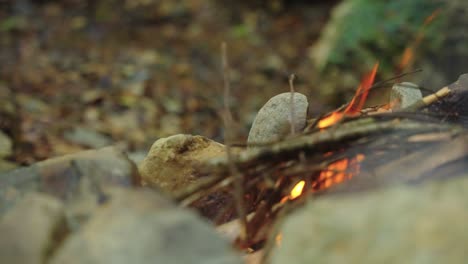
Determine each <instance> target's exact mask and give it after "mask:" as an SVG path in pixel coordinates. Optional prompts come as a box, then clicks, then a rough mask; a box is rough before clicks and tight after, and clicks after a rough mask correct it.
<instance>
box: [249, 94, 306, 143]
mask: <svg viewBox="0 0 468 264" xmlns="http://www.w3.org/2000/svg"><path fill="white" fill-rule="evenodd" d="M308 106H309V103H308V102H307V97H306V96H305V95H303V94H301V93H294V128H295V131H296V132H300V131H302V130H303V129H304V127H305V126H306V120H307V108H308ZM290 122H291V93H289V92H288V93H282V94H278V95H276V96H274V97H272V98H271V99H270V100H269V101H268V102H267V103H266V104H265V105H264V106H263V107H262V108H261V109H260V111H258V114H257V117H256V118H255V120H254V122H253V124H252V128H251V129H250V132H249V137H248V139H247V143H249V144H262V143H270V142H274V141H277V140H280V139H281V138H284V137H285V136H286V135H288V134H289V133H290V131H291V123H290Z"/></svg>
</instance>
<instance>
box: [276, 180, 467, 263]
mask: <svg viewBox="0 0 468 264" xmlns="http://www.w3.org/2000/svg"><path fill="white" fill-rule="evenodd" d="M467 189H468V178H466V177H464V178H459V179H455V180H454V179H452V180H450V181H444V182H440V181H438V182H429V183H426V184H425V185H422V186H419V187H418V188H416V187H414V186H413V187H408V186H400V187H395V188H392V189H387V190H382V191H378V192H373V193H361V194H358V195H355V196H341V197H327V198H323V199H320V200H316V201H312V202H310V203H309V204H307V205H306V206H305V207H304V208H302V209H300V210H299V211H297V212H296V213H294V214H293V215H291V216H290V217H289V218H287V219H286V220H285V223H284V225H283V227H282V228H281V234H282V238H283V239H282V243H281V245H280V246H279V247H277V248H275V249H274V250H273V255H272V259H271V260H272V262H271V263H273V264H276V263H297V264H300V263H350V264H352V263H359V264H365V263H426V264H431V263H434V264H435V263H465V262H466V257H467V254H466V246H465V245H466V244H467V243H468V231H467V229H466V221H465V219H467V217H468V210H467V209H466V208H467V207H466V206H467V204H468V193H467V192H466V190H467Z"/></svg>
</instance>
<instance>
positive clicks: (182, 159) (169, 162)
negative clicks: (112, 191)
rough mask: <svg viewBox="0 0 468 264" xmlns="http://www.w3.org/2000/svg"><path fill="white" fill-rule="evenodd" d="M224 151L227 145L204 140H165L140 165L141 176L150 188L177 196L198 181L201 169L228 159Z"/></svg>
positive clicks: (154, 147) (175, 137) (189, 138)
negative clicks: (205, 165) (198, 173)
mask: <svg viewBox="0 0 468 264" xmlns="http://www.w3.org/2000/svg"><path fill="white" fill-rule="evenodd" d="M224 151H225V150H224V145H222V144H220V143H217V142H215V141H213V140H211V139H208V138H205V137H202V136H192V135H182V134H179V135H174V136H170V137H167V138H161V139H159V140H157V141H156V142H155V143H154V144H153V146H152V147H151V149H150V151H149V153H148V155H147V156H146V158H145V159H144V160H143V162H142V163H141V164H140V165H139V171H140V175H141V177H142V179H143V181H145V182H146V183H147V184H149V185H150V186H156V187H159V188H162V189H163V190H165V191H166V192H168V193H170V194H173V193H176V192H177V191H179V190H181V189H182V188H186V187H187V186H188V185H189V184H192V183H194V182H195V181H196V180H197V171H196V169H195V167H196V166H197V165H201V164H203V163H205V162H207V161H208V160H210V159H211V158H214V157H220V156H222V155H224V153H225V152H224Z"/></svg>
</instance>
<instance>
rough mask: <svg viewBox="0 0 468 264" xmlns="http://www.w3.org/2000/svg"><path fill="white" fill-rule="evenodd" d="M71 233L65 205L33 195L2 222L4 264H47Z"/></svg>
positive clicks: (0, 242)
mask: <svg viewBox="0 0 468 264" xmlns="http://www.w3.org/2000/svg"><path fill="white" fill-rule="evenodd" d="M66 233H67V226H66V218H65V210H64V206H63V203H62V202H61V201H60V200H58V199H56V198H54V197H52V196H49V195H46V194H39V193H30V194H28V195H26V196H25V197H24V198H23V199H21V200H20V201H19V202H18V203H17V205H16V206H15V207H14V208H13V209H11V210H10V211H8V213H6V214H5V215H4V216H3V217H2V218H1V221H0V234H1V236H0V262H1V263H28V264H33V263H38V264H39V263H44V262H45V261H46V260H47V258H48V257H49V256H50V254H51V253H52V252H53V250H54V249H55V247H56V246H57V245H59V244H60V242H61V240H62V239H63V237H65V235H66Z"/></svg>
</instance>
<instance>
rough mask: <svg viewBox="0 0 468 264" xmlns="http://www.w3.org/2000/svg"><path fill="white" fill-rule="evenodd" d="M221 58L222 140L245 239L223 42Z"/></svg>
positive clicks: (244, 223) (223, 44) (245, 221)
mask: <svg viewBox="0 0 468 264" xmlns="http://www.w3.org/2000/svg"><path fill="white" fill-rule="evenodd" d="M221 60H222V66H223V80H224V115H223V117H224V118H223V120H224V141H225V145H226V156H227V161H228V167H229V171H230V174H231V175H232V176H233V177H234V199H235V201H236V210H237V213H238V217H239V219H240V220H241V232H240V240H241V241H246V240H247V234H248V232H247V217H246V213H245V206H244V189H243V187H242V175H241V174H240V172H239V171H238V170H237V167H236V165H235V161H234V157H233V155H232V150H231V142H232V139H233V136H232V131H233V128H232V114H231V111H230V109H229V98H230V88H231V87H230V84H229V63H228V60H227V45H226V43H225V42H223V43H222V44H221Z"/></svg>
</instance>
